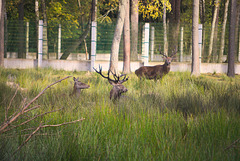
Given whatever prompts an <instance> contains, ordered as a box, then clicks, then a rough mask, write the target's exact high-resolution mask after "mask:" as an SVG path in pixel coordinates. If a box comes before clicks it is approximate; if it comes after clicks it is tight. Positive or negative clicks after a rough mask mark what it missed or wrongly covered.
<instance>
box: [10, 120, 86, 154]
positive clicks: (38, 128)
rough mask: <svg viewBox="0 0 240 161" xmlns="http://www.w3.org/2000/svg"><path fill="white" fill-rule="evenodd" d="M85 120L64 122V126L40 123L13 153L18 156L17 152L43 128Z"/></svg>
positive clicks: (57, 125)
mask: <svg viewBox="0 0 240 161" xmlns="http://www.w3.org/2000/svg"><path fill="white" fill-rule="evenodd" d="M83 120H85V118H82V119H79V120H74V121H71V122H64V123H62V124H56V125H42V123H40V125H39V126H38V127H37V128H36V130H34V131H33V132H32V134H30V136H29V137H28V138H27V139H26V140H25V141H24V142H23V143H22V144H21V145H20V146H19V147H18V148H17V150H16V151H15V152H14V153H13V155H14V154H16V152H17V151H19V150H20V149H21V148H22V147H23V146H24V145H25V144H26V143H27V142H28V141H29V140H30V139H31V138H32V137H33V135H34V134H36V133H37V131H38V130H40V129H41V128H45V127H59V126H63V125H68V124H73V123H76V122H79V121H83Z"/></svg>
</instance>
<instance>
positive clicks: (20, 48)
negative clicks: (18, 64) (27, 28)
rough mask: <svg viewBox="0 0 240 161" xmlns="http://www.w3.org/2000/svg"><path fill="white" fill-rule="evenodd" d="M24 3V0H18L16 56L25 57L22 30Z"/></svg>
mask: <svg viewBox="0 0 240 161" xmlns="http://www.w3.org/2000/svg"><path fill="white" fill-rule="evenodd" d="M24 3H25V0H20V1H19V3H18V20H19V23H18V58H26V53H25V51H24V45H25V34H24V33H25V32H24V21H23V20H24Z"/></svg>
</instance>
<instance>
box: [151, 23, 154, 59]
mask: <svg viewBox="0 0 240 161" xmlns="http://www.w3.org/2000/svg"><path fill="white" fill-rule="evenodd" d="M154 33H155V28H154V26H152V27H151V38H150V44H151V45H150V47H151V48H150V53H151V61H153V56H154V38H155V34H154Z"/></svg>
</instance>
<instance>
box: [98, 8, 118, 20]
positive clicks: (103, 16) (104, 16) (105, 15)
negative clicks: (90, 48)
mask: <svg viewBox="0 0 240 161" xmlns="http://www.w3.org/2000/svg"><path fill="white" fill-rule="evenodd" d="M116 9H117V7H115V8H112V9H110V10H108V11H107V12H106V13H105V14H104V15H102V16H100V17H98V18H97V19H101V18H103V19H102V21H101V22H103V20H104V19H105V18H106V17H107V15H108V14H109V13H110V12H112V11H114V10H116Z"/></svg>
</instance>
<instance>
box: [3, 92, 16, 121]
mask: <svg viewBox="0 0 240 161" xmlns="http://www.w3.org/2000/svg"><path fill="white" fill-rule="evenodd" d="M17 91H18V88H17V89H16V91H15V93H14V95H13V97H12V99H11V101H10V103H9V105H8V107H7V109H6V111H5V122H6V121H7V119H8V117H7V115H8V110H9V109H10V108H11V104H12V101H13V99H14V98H15V97H16V95H17Z"/></svg>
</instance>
